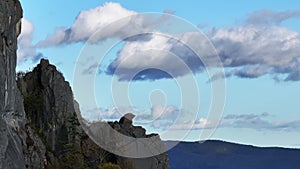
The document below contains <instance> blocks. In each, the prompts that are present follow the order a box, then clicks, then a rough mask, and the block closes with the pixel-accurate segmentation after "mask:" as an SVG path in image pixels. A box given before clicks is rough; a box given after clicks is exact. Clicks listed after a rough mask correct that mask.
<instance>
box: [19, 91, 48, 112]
mask: <svg viewBox="0 0 300 169" xmlns="http://www.w3.org/2000/svg"><path fill="white" fill-rule="evenodd" d="M22 95H23V100H24V101H23V103H24V108H25V112H27V113H36V112H40V111H42V110H43V105H44V101H43V97H42V96H41V95H33V94H28V93H22Z"/></svg>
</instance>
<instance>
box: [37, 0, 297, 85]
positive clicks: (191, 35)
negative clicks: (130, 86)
mask: <svg viewBox="0 0 300 169" xmlns="http://www.w3.org/2000/svg"><path fill="white" fill-rule="evenodd" d="M136 14H138V13H137V12H136V11H132V10H129V9H126V8H124V7H122V6H121V5H120V4H119V3H113V2H108V3H104V4H103V5H102V6H98V7H96V8H92V9H89V10H85V11H81V12H80V13H79V14H78V16H77V17H76V19H75V21H74V22H73V24H72V25H71V26H70V27H69V28H59V29H57V31H56V32H55V33H54V34H53V35H51V36H49V37H48V38H47V39H45V40H43V41H41V42H39V43H38V46H39V47H49V46H56V45H65V44H69V43H74V42H86V41H87V40H88V39H89V38H90V37H91V35H93V34H94V33H95V32H97V31H99V30H100V31H101V32H100V33H98V34H94V36H92V37H93V39H92V41H101V40H105V39H107V38H119V39H122V40H124V41H125V45H124V46H123V48H122V49H121V50H120V51H119V53H118V54H117V58H116V59H115V60H114V61H113V62H112V63H111V64H110V65H109V66H108V68H107V69H106V72H107V73H108V74H110V75H113V74H114V75H116V76H118V78H119V79H120V80H157V79H162V78H174V77H179V76H184V75H187V74H190V73H199V72H202V71H203V70H204V65H203V63H205V64H206V65H205V66H214V67H219V66H221V64H219V62H218V61H217V59H216V56H215V53H214V50H212V48H210V47H209V44H208V42H207V41H206V40H204V38H203V37H202V38H199V36H195V32H185V33H182V34H177V35H174V34H173V35H171V34H169V35H166V34H164V35H162V33H161V32H158V31H156V29H154V28H155V25H159V24H162V25H163V24H165V23H166V21H167V18H168V17H166V16H162V17H161V18H152V19H151V17H150V18H149V17H144V16H139V15H136ZM129 16H130V17H129ZM124 17H127V18H126V19H124ZM299 17H300V11H283V12H276V11H270V10H260V11H256V12H253V13H252V14H251V15H250V16H249V17H248V18H247V19H246V20H245V23H244V24H242V25H238V26H232V27H226V28H225V27H224V28H222V27H221V28H213V29H210V30H208V31H207V32H206V34H207V36H208V38H209V39H210V40H211V42H212V43H213V45H214V46H215V47H216V50H217V52H218V54H219V56H220V58H221V61H222V64H223V66H224V67H226V68H230V69H227V72H226V75H227V76H238V77H241V78H257V77H260V76H263V75H266V74H269V75H272V76H273V77H274V79H280V78H279V77H284V79H280V80H286V81H298V80H300V48H299V45H300V34H299V32H296V31H293V30H291V29H289V28H287V27H284V26H282V25H281V23H282V22H284V21H286V20H288V19H291V18H299ZM121 18H123V20H120V19H121ZM115 21H118V22H117V23H114V22H115ZM108 25H110V26H108ZM136 32H151V33H150V34H143V35H139V36H136V37H131V38H129V39H123V38H126V35H131V34H132V33H136ZM167 36H170V37H173V38H174V39H172V38H169V37H167ZM181 42H186V43H185V44H197V46H198V48H197V49H194V50H195V51H196V53H197V54H200V55H201V59H202V60H204V62H201V61H200V60H199V57H198V56H196V55H195V53H194V52H193V51H191V50H190V49H189V47H188V46H186V45H184V44H183V43H181ZM208 56H210V57H208ZM282 75H283V76H282Z"/></svg>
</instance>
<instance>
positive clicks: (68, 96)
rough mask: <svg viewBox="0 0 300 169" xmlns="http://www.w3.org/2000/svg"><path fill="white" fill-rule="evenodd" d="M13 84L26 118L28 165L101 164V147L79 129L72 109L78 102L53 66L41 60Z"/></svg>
mask: <svg viewBox="0 0 300 169" xmlns="http://www.w3.org/2000/svg"><path fill="white" fill-rule="evenodd" d="M17 86H18V88H19V90H20V91H21V94H22V96H23V102H24V109H25V112H26V116H27V119H28V121H27V123H26V125H25V126H26V129H29V131H28V132H27V133H28V137H27V142H26V143H27V147H28V148H27V153H26V156H25V159H26V162H27V166H28V168H74V167H79V168H80V167H82V168H97V166H98V165H100V164H101V162H100V160H98V159H100V157H99V155H98V154H97V153H99V152H103V150H102V149H101V148H100V147H98V146H97V145H96V144H95V143H93V142H92V141H91V140H90V139H89V138H88V136H86V135H85V133H84V132H83V130H82V128H81V126H80V123H79V121H78V119H77V115H76V112H75V108H76V109H77V111H79V105H78V103H77V102H76V101H74V99H73V93H72V90H71V87H70V85H69V83H68V82H67V81H65V79H64V77H63V75H62V73H60V72H59V71H58V70H57V69H56V67H55V66H54V65H51V64H49V61H48V60H45V59H42V60H41V62H40V63H39V64H38V65H37V66H36V67H35V68H34V69H33V71H32V72H28V73H18V74H17ZM31 150H38V153H36V152H32V151H31ZM36 155H38V157H42V159H43V160H42V161H43V164H41V163H39V162H40V161H41V159H39V158H37V156H36ZM105 160H106V159H105ZM38 164H40V166H38V167H37V165H38Z"/></svg>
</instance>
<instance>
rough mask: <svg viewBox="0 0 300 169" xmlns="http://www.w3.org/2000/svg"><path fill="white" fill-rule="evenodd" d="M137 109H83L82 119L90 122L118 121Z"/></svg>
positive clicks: (121, 107)
mask: <svg viewBox="0 0 300 169" xmlns="http://www.w3.org/2000/svg"><path fill="white" fill-rule="evenodd" d="M134 111H135V109H134V108H132V107H123V106H119V107H109V108H93V109H82V111H81V112H82V117H83V118H84V119H86V120H88V121H99V120H118V119H120V118H121V117H122V116H123V115H125V114H126V113H132V112H134Z"/></svg>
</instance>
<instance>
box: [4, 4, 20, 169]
mask: <svg viewBox="0 0 300 169" xmlns="http://www.w3.org/2000/svg"><path fill="white" fill-rule="evenodd" d="M21 17H22V8H21V6H20V3H19V1H17V0H9V1H8V0H2V1H0V169H10V168H20V169H22V168H25V160H24V155H23V144H24V140H25V139H26V132H25V128H24V122H25V113H24V110H23V104H22V98H21V96H20V94H19V91H18V89H17V85H16V81H15V74H16V73H15V68H16V61H17V58H16V50H17V37H18V35H19V34H20V30H21V27H20V26H21Z"/></svg>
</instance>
